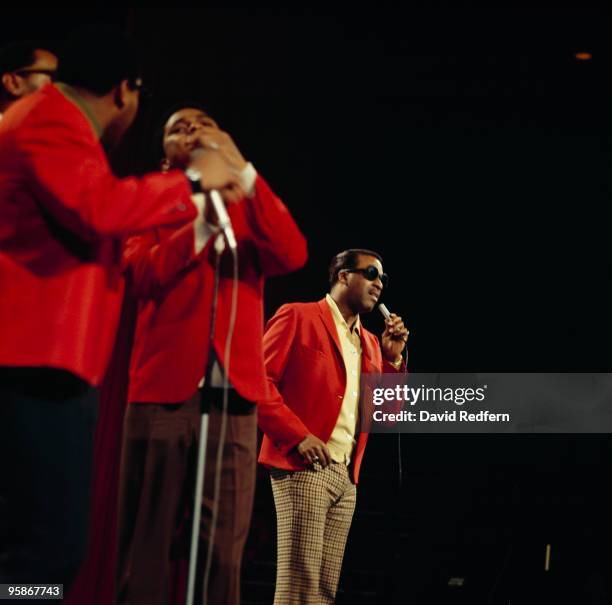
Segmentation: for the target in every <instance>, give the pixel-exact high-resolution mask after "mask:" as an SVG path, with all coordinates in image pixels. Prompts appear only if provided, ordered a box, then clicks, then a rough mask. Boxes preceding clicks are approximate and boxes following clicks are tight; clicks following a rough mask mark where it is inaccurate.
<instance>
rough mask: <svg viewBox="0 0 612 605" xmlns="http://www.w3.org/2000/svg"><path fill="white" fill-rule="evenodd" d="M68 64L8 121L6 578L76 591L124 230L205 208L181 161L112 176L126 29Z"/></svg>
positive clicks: (134, 76) (79, 45)
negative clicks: (108, 149) (141, 173)
mask: <svg viewBox="0 0 612 605" xmlns="http://www.w3.org/2000/svg"><path fill="white" fill-rule="evenodd" d="M62 74H63V76H62V84H58V85H57V86H54V85H51V84H49V85H47V86H45V87H43V88H42V89H41V90H39V91H37V92H35V93H33V94H31V95H28V96H26V97H25V98H23V99H21V100H19V101H17V102H16V103H14V104H13V105H11V107H10V108H9V109H8V111H7V112H6V113H5V114H4V116H3V119H2V121H1V122H0V293H1V295H0V477H2V481H0V583H15V582H28V583H35V582H43V583H44V582H47V583H63V584H64V589H65V590H66V591H67V590H68V587H69V585H70V583H71V581H72V579H73V578H74V576H75V574H76V572H77V570H78V567H79V565H80V562H81V558H82V556H83V553H84V549H85V546H86V541H87V540H86V538H87V522H88V510H89V490H90V480H91V458H92V447H93V431H94V425H95V418H96V410H97V388H96V387H97V386H98V385H99V384H100V381H101V379H102V377H103V375H104V373H105V370H106V367H107V363H108V360H109V356H110V353H111V348H112V345H113V342H114V338H115V332H116V327H117V323H118V319H119V313H120V307H121V301H122V296H123V274H122V266H121V245H120V244H121V239H123V238H124V237H125V236H128V235H131V234H134V233H138V232H141V231H144V230H147V229H150V228H152V227H156V226H162V225H177V224H184V223H186V222H187V221H193V219H194V218H195V217H196V215H197V212H198V209H197V207H196V205H194V203H193V202H192V201H191V187H190V184H189V180H188V179H187V178H186V176H185V174H183V173H182V172H181V171H180V170H175V171H172V172H169V173H167V174H152V175H148V176H146V177H144V178H142V179H135V178H126V179H118V178H116V177H115V176H114V175H113V173H112V172H111V169H110V167H109V164H108V161H107V158H106V155H105V152H104V149H103V147H102V145H101V142H100V141H101V140H102V139H103V140H104V141H105V144H106V145H108V146H112V145H113V144H114V143H116V142H117V141H119V140H120V139H121V137H122V136H123V134H124V132H125V131H126V129H127V128H128V127H129V125H130V124H131V122H132V121H133V119H134V116H135V114H136V111H137V108H138V103H139V96H140V92H139V90H140V86H141V83H142V82H141V80H140V76H139V68H138V65H137V60H136V54H135V51H134V49H133V48H132V46H131V44H130V43H129V41H128V40H127V38H125V37H124V36H123V35H122V34H119V33H118V32H116V31H114V30H106V29H105V30H103V31H99V30H89V31H87V32H83V33H82V34H81V35H75V36H74V38H73V39H72V42H71V44H70V45H69V48H68V49H67V52H66V55H65V56H64V57H63V61H62ZM207 157H208V159H206V158H200V159H199V160H198V162H197V164H196V165H195V166H194V168H198V169H199V170H200V171H201V172H202V173H204V174H206V178H205V179H204V178H203V180H205V181H206V182H204V183H203V185H204V186H206V187H208V186H210V187H221V188H223V187H224V186H226V185H231V186H236V179H235V178H234V177H233V175H231V174H230V173H229V171H228V170H227V167H226V163H225V162H224V161H223V160H222V159H221V158H220V156H219V154H211V155H209V156H207ZM211 158H212V161H211ZM213 164H214V165H215V166H216V168H215V166H213ZM212 168H214V170H213V169H212Z"/></svg>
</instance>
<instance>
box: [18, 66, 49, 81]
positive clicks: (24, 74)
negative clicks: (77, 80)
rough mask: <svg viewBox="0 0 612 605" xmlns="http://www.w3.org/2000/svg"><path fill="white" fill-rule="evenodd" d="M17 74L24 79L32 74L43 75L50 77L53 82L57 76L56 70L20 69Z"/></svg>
mask: <svg viewBox="0 0 612 605" xmlns="http://www.w3.org/2000/svg"><path fill="white" fill-rule="evenodd" d="M15 73H16V74H17V75H18V76H21V77H22V78H24V77H27V76H29V75H31V74H43V75H44V76H49V78H51V80H55V76H56V72H55V70H54V69H34V68H32V69H28V68H25V69H18V70H17V71H15Z"/></svg>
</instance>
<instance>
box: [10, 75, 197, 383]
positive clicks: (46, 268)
mask: <svg viewBox="0 0 612 605" xmlns="http://www.w3.org/2000/svg"><path fill="white" fill-rule="evenodd" d="M195 216H196V208H195V207H194V206H193V204H192V202H191V200H190V188H189V185H188V182H187V180H186V179H185V177H184V176H183V175H182V174H180V173H178V172H174V173H172V174H167V175H161V174H156V175H149V176H147V177H145V178H143V179H136V178H127V179H118V178H116V177H115V176H114V175H113V174H112V172H111V169H110V167H109V165H108V161H107V158H106V155H105V153H104V150H103V149H102V146H101V145H100V142H99V140H98V138H97V136H96V133H95V132H94V130H93V127H92V126H91V124H90V123H89V122H88V120H87V119H86V117H85V116H84V114H83V113H82V112H81V110H80V109H79V108H78V107H77V106H76V105H75V104H74V103H73V102H72V101H70V100H68V99H67V98H66V97H65V96H64V95H63V94H62V93H61V92H60V91H59V90H58V89H57V88H56V87H54V86H52V85H49V86H46V87H45V88H43V89H42V90H40V91H38V92H37V93H34V94H32V95H30V96H28V97H25V98H24V99H22V100H21V101H18V102H17V103H15V104H14V105H13V106H11V107H10V109H9V110H8V111H7V112H6V113H5V114H4V117H3V119H2V120H1V121H0V365H2V366H35V367H39V366H48V367H54V368H61V369H65V370H68V371H70V372H72V373H74V374H76V375H77V376H79V377H81V378H83V379H84V380H86V381H87V382H89V383H90V384H93V385H97V384H98V383H99V382H100V380H101V378H102V376H103V374H104V372H105V369H106V366H107V362H108V359H109V356H110V353H111V348H112V345H113V343H114V339H115V331H116V327H117V322H118V318H119V312H120V306H121V300H122V295H123V277H122V274H121V266H120V261H121V246H120V244H119V238H122V237H124V236H126V235H132V234H134V233H137V232H139V231H142V230H145V229H149V228H151V227H155V226H158V225H167V224H177V223H178V224H181V223H183V222H185V221H187V220H192V219H193V218H194V217H195Z"/></svg>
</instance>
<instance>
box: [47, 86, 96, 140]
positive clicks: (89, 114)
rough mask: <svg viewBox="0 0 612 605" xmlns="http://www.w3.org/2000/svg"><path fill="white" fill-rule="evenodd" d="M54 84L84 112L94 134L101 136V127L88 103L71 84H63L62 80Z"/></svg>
mask: <svg viewBox="0 0 612 605" xmlns="http://www.w3.org/2000/svg"><path fill="white" fill-rule="evenodd" d="M55 86H56V88H57V89H58V90H59V91H60V92H61V93H62V94H63V95H64V96H65V97H66V98H67V99H68V100H70V101H72V102H73V103H74V104H75V105H76V106H77V107H78V108H79V109H80V110H81V111H82V112H83V114H85V117H86V118H87V120H88V121H89V123H90V124H91V127H92V128H93V129H94V132H95V133H96V136H97V137H98V138H101V137H102V127H101V126H100V123H99V122H98V120H97V118H96V116H95V115H94V113H93V111H92V109H91V106H90V105H89V103H87V101H86V100H85V99H84V98H83V97H82V96H81V95H80V94H79V93H78V92H77V91H76V89H74V88H73V87H72V86H70V85H68V84H64V83H63V82H57V83H56V84H55Z"/></svg>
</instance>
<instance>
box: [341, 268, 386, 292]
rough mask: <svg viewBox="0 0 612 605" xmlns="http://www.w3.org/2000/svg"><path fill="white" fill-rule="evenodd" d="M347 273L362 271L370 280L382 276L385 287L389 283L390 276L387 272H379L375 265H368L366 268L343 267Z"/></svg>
mask: <svg viewBox="0 0 612 605" xmlns="http://www.w3.org/2000/svg"><path fill="white" fill-rule="evenodd" d="M341 270H342V271H345V272H346V273H361V275H363V276H364V277H365V278H366V279H367V280H368V281H376V280H377V279H378V278H380V281H381V283H382V285H383V288H386V287H387V284H388V283H389V276H388V275H387V274H386V273H379V272H378V269H377V268H376V267H375V266H374V265H368V266H367V267H366V268H365V269H341Z"/></svg>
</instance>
